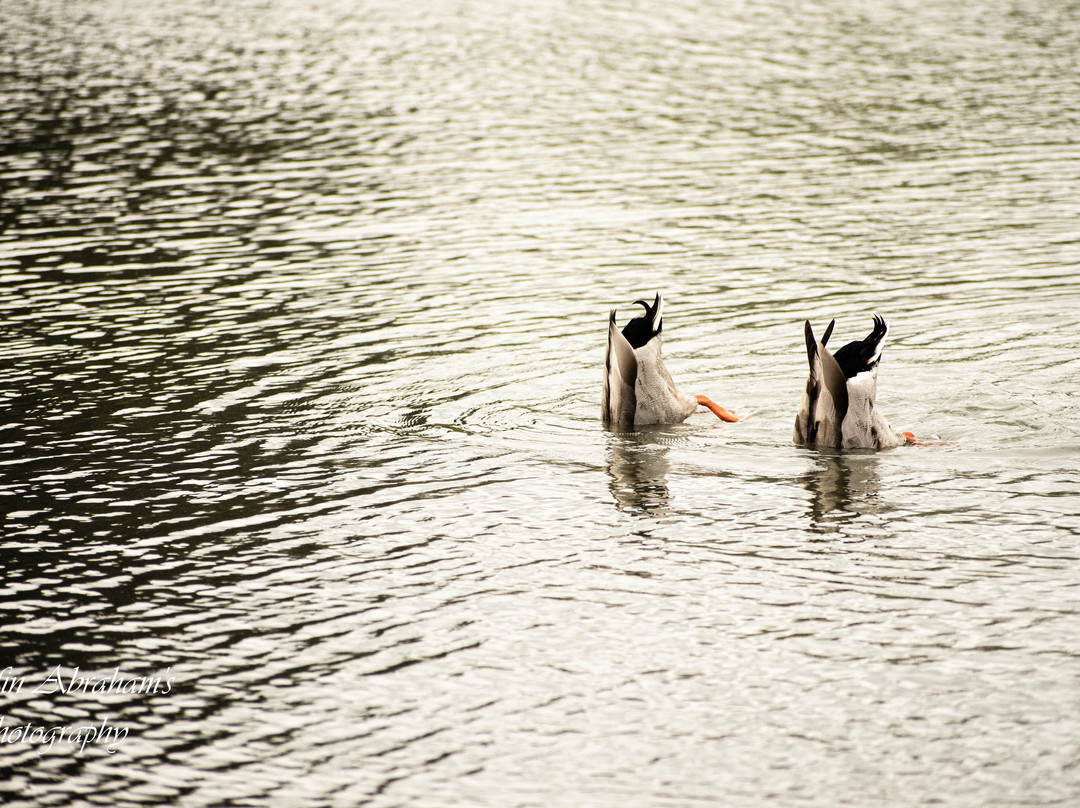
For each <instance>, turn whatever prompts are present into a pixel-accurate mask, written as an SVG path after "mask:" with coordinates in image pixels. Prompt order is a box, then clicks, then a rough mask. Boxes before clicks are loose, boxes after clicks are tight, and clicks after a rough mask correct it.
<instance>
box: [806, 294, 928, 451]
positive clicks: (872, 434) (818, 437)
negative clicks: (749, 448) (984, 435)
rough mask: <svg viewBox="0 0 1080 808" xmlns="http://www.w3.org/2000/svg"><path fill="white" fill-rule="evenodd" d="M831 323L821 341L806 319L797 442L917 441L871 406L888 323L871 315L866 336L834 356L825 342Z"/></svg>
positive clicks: (839, 445) (873, 445) (871, 445)
mask: <svg viewBox="0 0 1080 808" xmlns="http://www.w3.org/2000/svg"><path fill="white" fill-rule="evenodd" d="M834 325H836V320H833V321H832V322H830V323H829V326H828V328H826V329H825V334H824V335H823V336H822V338H821V339H820V340H817V339H815V338H814V331H813V329H812V328H811V327H810V321H809V320H808V321H807V322H806V325H805V329H804V330H805V335H806V358H807V360H808V361H809V363H810V375H809V377H808V378H807V380H806V389H805V390H804V391H803V397H802V403H801V405H800V406H799V414H798V415H797V416H796V418H795V434H794V440H795V443H799V444H806V445H809V446H819V447H823V448H829V449H891V448H893V447H895V446H900V445H901V444H903V443H918V441H917V440H916V439H915V437H914V435H912V434H911V433H910V432H901V431H900V430H898V429H894V428H893V427H892V426H890V425H889V422H888V421H886V420H885V416H883V415H882V414H881V412H879V411H878V409H877V407H876V405H875V400H876V398H877V372H878V364H879V363H880V362H881V349H882V347H883V346H884V344H885V336H886V334H888V333H889V325H888V323H886V322H885V320H884V318H882V317H878V316H875V317H874V330H873V331H871V332H870V333H869V334H868V335H867V336H866V338H865V339H862V340H857V341H855V342H849V343H848V344H847V345H845V346H844V347H843V348H841V349H840V350H838V351H837V352H836V354H835V355H833V354H831V353H829V349H828V348H826V347H825V345H826V343H827V342H828V341H829V337H830V336H831V335H832V330H833V326H834Z"/></svg>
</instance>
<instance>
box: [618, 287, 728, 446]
mask: <svg viewBox="0 0 1080 808" xmlns="http://www.w3.org/2000/svg"><path fill="white" fill-rule="evenodd" d="M634 305H637V306H643V307H644V308H645V313H644V314H643V315H641V316H640V317H635V318H633V319H632V320H630V321H629V322H628V323H627V324H626V326H625V327H624V328H623V329H622V330H621V331H620V330H619V327H618V325H616V323H615V315H616V309H612V310H611V316H610V317H609V318H608V338H607V351H606V352H605V355H604V386H603V393H602V401H601V416H602V418H603V421H604V423H605V424H618V425H620V426H646V425H650V424H679V423H682V422H683V421H685V420H686V419H687V418H689V417H690V415H692V414H693V413H694V411H695V410H697V408H698V407H699V406H705V407H708V408H709V409H710V410H711V411H712V412H713V414H715V415H716V417H718V418H719V419H720V420H722V421H726V422H728V423H734V422H736V421H740V420H744V419H741V418H739V417H738V416H737V415H735V414H734V413H733V412H731V411H730V410H728V409H726V408H724V407H721V406H720V405H719V404H717V403H716V402H715V401H713V400H712V399H710V398H709V397H708V396H702V395H689V394H688V393H684V392H682V391H681V390H680V389H679V388H678V387H676V386H675V382H674V380H673V379H672V378H671V374H670V373H669V372H668V369H667V367H666V366H665V365H664V359H663V357H662V355H661V337H660V334H661V332H662V331H663V329H664V311H663V310H664V300H663V297H662V296H661V295H660V293H659V292H657V293H656V299H655V300H654V301H653V302H652V304H651V305H650V304H649V303H648V301H645V300H635V301H634Z"/></svg>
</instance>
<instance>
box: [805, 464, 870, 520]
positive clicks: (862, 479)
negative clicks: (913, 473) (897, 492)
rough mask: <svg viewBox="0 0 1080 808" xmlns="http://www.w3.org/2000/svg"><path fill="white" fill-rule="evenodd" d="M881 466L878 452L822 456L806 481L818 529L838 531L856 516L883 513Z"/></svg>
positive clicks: (811, 514)
mask: <svg viewBox="0 0 1080 808" xmlns="http://www.w3.org/2000/svg"><path fill="white" fill-rule="evenodd" d="M878 463H879V458H878V456H877V453H875V452H865V453H861V452H860V453H851V452H849V453H845V454H840V453H837V452H826V451H822V452H820V453H819V455H818V463H817V467H816V468H815V469H813V470H812V471H810V472H808V473H807V474H806V475H804V476H803V478H802V484H803V485H804V486H805V487H806V490H807V491H809V492H810V495H811V499H810V518H811V520H812V521H813V523H814V526H815V527H816V528H817V529H819V530H822V531H825V532H835V531H837V530H839V529H840V528H841V527H842V526H843V525H844V524H846V523H848V522H850V521H851V520H852V519H854V518H855V517H858V516H861V515H864V514H876V513H878V512H879V511H880V509H881V502H880V500H879V497H878V494H879V491H880V489H881V477H880V475H879V473H878Z"/></svg>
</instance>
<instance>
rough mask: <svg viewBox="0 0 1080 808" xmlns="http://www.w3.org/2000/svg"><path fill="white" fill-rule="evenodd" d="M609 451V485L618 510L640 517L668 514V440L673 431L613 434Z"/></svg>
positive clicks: (658, 429) (649, 429)
mask: <svg viewBox="0 0 1080 808" xmlns="http://www.w3.org/2000/svg"><path fill="white" fill-rule="evenodd" d="M609 432H610V435H611V441H610V443H609V444H608V451H607V472H608V475H609V476H610V477H611V480H610V482H609V483H608V486H609V488H610V489H611V494H612V496H613V497H615V503H616V507H617V508H618V509H619V510H621V511H628V512H630V513H636V514H650V515H657V514H665V513H667V512H668V507H669V505H670V504H671V495H670V493H669V492H668V486H667V475H668V470H669V463H668V459H667V453H668V447H667V445H665V443H664V436H665V435H670V432H671V429H670V427H652V428H646V429H643V430H642V431H640V432H614V431H610V430H609Z"/></svg>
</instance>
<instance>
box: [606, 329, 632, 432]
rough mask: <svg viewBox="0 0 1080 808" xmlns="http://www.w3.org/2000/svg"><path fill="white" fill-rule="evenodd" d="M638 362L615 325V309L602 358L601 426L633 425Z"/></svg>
mask: <svg viewBox="0 0 1080 808" xmlns="http://www.w3.org/2000/svg"><path fill="white" fill-rule="evenodd" d="M637 375H638V363H637V357H636V356H634V349H633V348H632V347H631V346H630V343H629V342H627V340H626V337H624V336H623V335H622V333H621V332H620V331H619V329H618V328H617V327H616V325H615V309H612V310H611V318H610V320H609V322H608V339H607V350H606V352H605V355H604V388H603V393H602V401H601V406H602V412H601V416H602V418H603V420H604V423H612V424H633V423H634V413H635V412H636V411H637V394H636V392H635V388H636V386H637Z"/></svg>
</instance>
